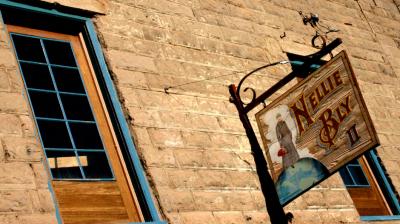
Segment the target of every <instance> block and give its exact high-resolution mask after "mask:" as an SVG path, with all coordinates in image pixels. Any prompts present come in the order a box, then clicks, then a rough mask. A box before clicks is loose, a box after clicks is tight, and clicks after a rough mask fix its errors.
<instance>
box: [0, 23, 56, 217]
mask: <svg viewBox="0 0 400 224" xmlns="http://www.w3.org/2000/svg"><path fill="white" fill-rule="evenodd" d="M0 28H1V29H0V223H4V224H26V223H31V224H50V223H57V220H56V215H55V210H54V202H53V199H52V196H51V193H50V190H49V189H48V184H47V181H48V179H49V174H48V173H47V171H46V170H47V168H45V166H44V161H43V159H44V154H43V151H42V149H41V146H40V140H39V138H38V135H37V132H36V130H35V124H34V122H33V119H32V114H31V111H30V109H29V103H28V100H27V99H26V92H25V90H24V86H23V82H22V77H21V75H20V73H19V71H18V69H17V61H16V59H15V58H16V57H15V55H14V51H13V48H12V46H11V45H10V44H11V43H10V39H9V37H8V34H6V32H5V28H4V24H3V23H2V22H1V23H0Z"/></svg>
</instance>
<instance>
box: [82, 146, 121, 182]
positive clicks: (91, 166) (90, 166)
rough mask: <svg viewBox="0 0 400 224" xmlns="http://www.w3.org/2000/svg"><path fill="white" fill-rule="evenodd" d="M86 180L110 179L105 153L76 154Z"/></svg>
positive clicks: (110, 174)
mask: <svg viewBox="0 0 400 224" xmlns="http://www.w3.org/2000/svg"><path fill="white" fill-rule="evenodd" d="M78 155H79V160H80V162H81V165H82V168H83V172H84V173H85V176H86V178H112V177H113V176H112V173H111V169H110V165H109V164H108V160H107V156H106V154H105V152H78Z"/></svg>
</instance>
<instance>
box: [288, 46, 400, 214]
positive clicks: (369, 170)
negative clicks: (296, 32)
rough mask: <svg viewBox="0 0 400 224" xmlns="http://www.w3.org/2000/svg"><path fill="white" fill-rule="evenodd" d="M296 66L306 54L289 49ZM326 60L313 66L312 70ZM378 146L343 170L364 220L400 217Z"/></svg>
mask: <svg viewBox="0 0 400 224" xmlns="http://www.w3.org/2000/svg"><path fill="white" fill-rule="evenodd" d="M287 56H288V58H289V60H290V62H291V65H292V69H293V70H295V69H296V68H298V67H300V66H301V65H303V63H304V61H305V60H306V59H307V58H306V56H301V55H296V54H291V53H287ZM324 63H326V62H325V61H323V60H320V61H319V62H317V63H315V64H313V65H311V66H310V70H309V71H308V72H309V73H311V72H313V71H315V70H317V69H318V68H319V67H320V66H322V65H323V64H324ZM383 169H384V168H383V166H382V164H381V163H380V162H379V157H378V156H377V155H376V151H375V149H373V150H370V151H368V152H366V153H365V154H364V155H363V156H362V157H360V158H359V159H357V160H353V161H351V162H350V163H349V164H348V165H346V166H345V167H343V168H341V169H340V170H339V173H340V175H341V177H342V179H343V182H344V183H345V185H346V188H347V190H348V192H349V194H350V196H351V198H352V200H353V202H354V205H355V207H356V209H357V211H358V213H359V214H360V216H361V219H362V220H365V221H368V220H391V219H400V217H399V216H398V215H400V206H399V201H398V198H397V197H396V194H395V193H394V191H393V189H394V188H393V186H392V185H391V184H390V182H389V181H388V178H387V176H386V175H385V173H384V171H383Z"/></svg>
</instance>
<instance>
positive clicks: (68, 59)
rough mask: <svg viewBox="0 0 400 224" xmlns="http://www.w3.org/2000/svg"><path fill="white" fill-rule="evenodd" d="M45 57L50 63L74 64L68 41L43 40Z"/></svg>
mask: <svg viewBox="0 0 400 224" xmlns="http://www.w3.org/2000/svg"><path fill="white" fill-rule="evenodd" d="M43 43H44V47H45V49H46V53H47V58H48V59H49V61H50V63H51V64H56V65H65V66H74V67H75V66H76V63H75V58H74V54H73V53H72V49H71V46H70V44H69V43H65V42H59V41H52V40H43Z"/></svg>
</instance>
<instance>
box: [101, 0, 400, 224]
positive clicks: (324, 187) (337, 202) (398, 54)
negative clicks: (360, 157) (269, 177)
mask: <svg viewBox="0 0 400 224" xmlns="http://www.w3.org/2000/svg"><path fill="white" fill-rule="evenodd" d="M108 6H109V8H108V9H107V12H106V15H105V16H98V17H97V19H96V20H95V23H96V26H97V28H98V33H99V36H100V37H101V40H102V44H103V47H104V52H105V55H106V58H107V61H108V63H109V69H110V70H111V73H112V75H113V78H114V80H115V84H116V86H117V89H118V92H119V94H120V98H121V101H122V102H123V106H124V109H125V112H126V116H127V118H128V119H129V121H130V124H131V128H132V133H133V135H134V139H135V142H136V145H137V150H138V152H139V153H140V155H141V158H142V160H143V163H144V165H145V169H146V172H147V174H148V177H149V180H150V181H151V184H152V187H153V189H152V190H153V193H154V195H155V198H156V200H157V201H158V203H159V206H160V211H161V213H162V215H163V216H165V218H166V219H167V220H168V221H169V222H170V223H175V224H181V223H221V224H222V223H266V220H267V216H266V211H265V205H264V199H263V197H262V194H261V192H260V188H259V184H258V180H257V176H256V174H255V171H254V164H253V159H252V156H251V154H250V149H249V144H248V141H247V138H246V136H245V133H244V132H243V128H242V126H241V123H240V121H239V119H238V116H237V113H236V111H235V108H234V106H233V105H232V104H230V103H229V100H228V98H229V94H228V88H227V85H229V84H230V83H237V82H238V80H239V79H240V77H242V76H243V75H244V74H245V72H248V71H251V70H252V69H254V68H256V67H258V66H261V65H264V64H267V63H269V62H274V61H277V60H282V59H286V54H285V52H291V53H297V54H302V55H306V54H309V53H312V52H315V51H316V50H315V49H313V48H311V47H310V40H311V37H312V36H313V34H314V30H313V29H312V28H311V27H306V26H304V25H303V24H302V21H301V18H300V16H299V13H298V11H300V10H301V11H303V12H313V13H316V14H319V16H320V18H321V20H322V22H323V23H324V24H325V25H329V26H332V27H334V28H337V29H340V32H339V33H335V34H332V35H330V39H331V40H332V39H333V38H334V37H341V38H343V40H344V44H343V46H342V47H341V49H346V50H347V52H348V53H349V55H350V57H351V62H352V65H353V68H354V69H355V73H356V75H357V78H358V80H359V83H360V85H361V89H362V92H363V93H364V96H365V100H366V102H367V105H368V108H369V110H370V112H371V115H372V118H373V121H374V123H375V125H376V128H377V131H378V133H379V137H380V140H381V144H382V146H381V147H380V148H379V149H378V152H379V155H380V156H381V157H382V159H383V161H384V165H385V167H386V168H387V170H388V172H389V174H390V177H391V179H392V181H393V183H394V185H395V187H396V188H397V190H399V189H400V179H399V174H400V171H399V169H398V167H399V165H400V156H399V155H400V153H399V151H400V148H399V147H398V146H397V144H398V143H399V142H400V129H399V128H398V126H400V121H399V119H398V118H399V116H400V114H399V105H400V104H399V100H400V98H399V95H400V85H399V84H400V83H399V78H398V76H399V75H400V32H399V31H400V13H399V10H398V8H397V7H396V5H395V2H394V1H392V0H359V1H353V0H351V1H348V0H330V1H322V0H321V1H317V0H296V1H281V0H269V1H267V0H110V1H109V4H108ZM284 33H285V34H286V36H285V37H283V38H280V36H281V35H283V34H284ZM290 70H291V69H290V67H289V66H280V67H274V68H271V69H269V71H268V74H264V75H260V76H258V78H256V79H253V80H251V81H250V82H252V84H254V85H256V86H257V87H258V88H260V89H259V91H261V90H262V89H265V88H268V87H269V86H271V85H272V84H273V83H275V82H277V81H278V80H279V79H280V78H282V77H283V76H284V75H286V74H288V73H289V72H290ZM227 74H232V75H230V76H225V77H221V78H218V79H212V80H210V81H206V82H196V83H193V84H190V85H185V86H180V87H177V88H172V89H170V90H169V93H168V94H167V93H165V92H164V88H165V87H167V86H171V85H179V84H182V83H187V82H195V81H198V80H202V79H207V78H211V77H216V76H220V75H227ZM292 84H293V83H292ZM281 92H282V91H281ZM253 118H254V117H253ZM285 209H286V211H291V212H293V213H294V216H295V223H311V222H313V223H356V222H359V216H358V214H357V212H356V210H355V208H354V205H353V203H352V200H351V198H350V196H349V195H348V193H347V191H346V189H345V187H344V185H343V182H342V180H341V178H340V177H339V176H338V175H334V176H333V177H331V178H329V179H328V180H326V181H325V182H323V183H322V184H321V185H319V186H318V187H315V188H314V189H312V190H311V191H309V192H308V193H306V194H305V195H304V196H302V197H300V198H298V199H297V200H295V201H294V202H293V203H291V204H290V205H289V206H287V207H286V208H285Z"/></svg>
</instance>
